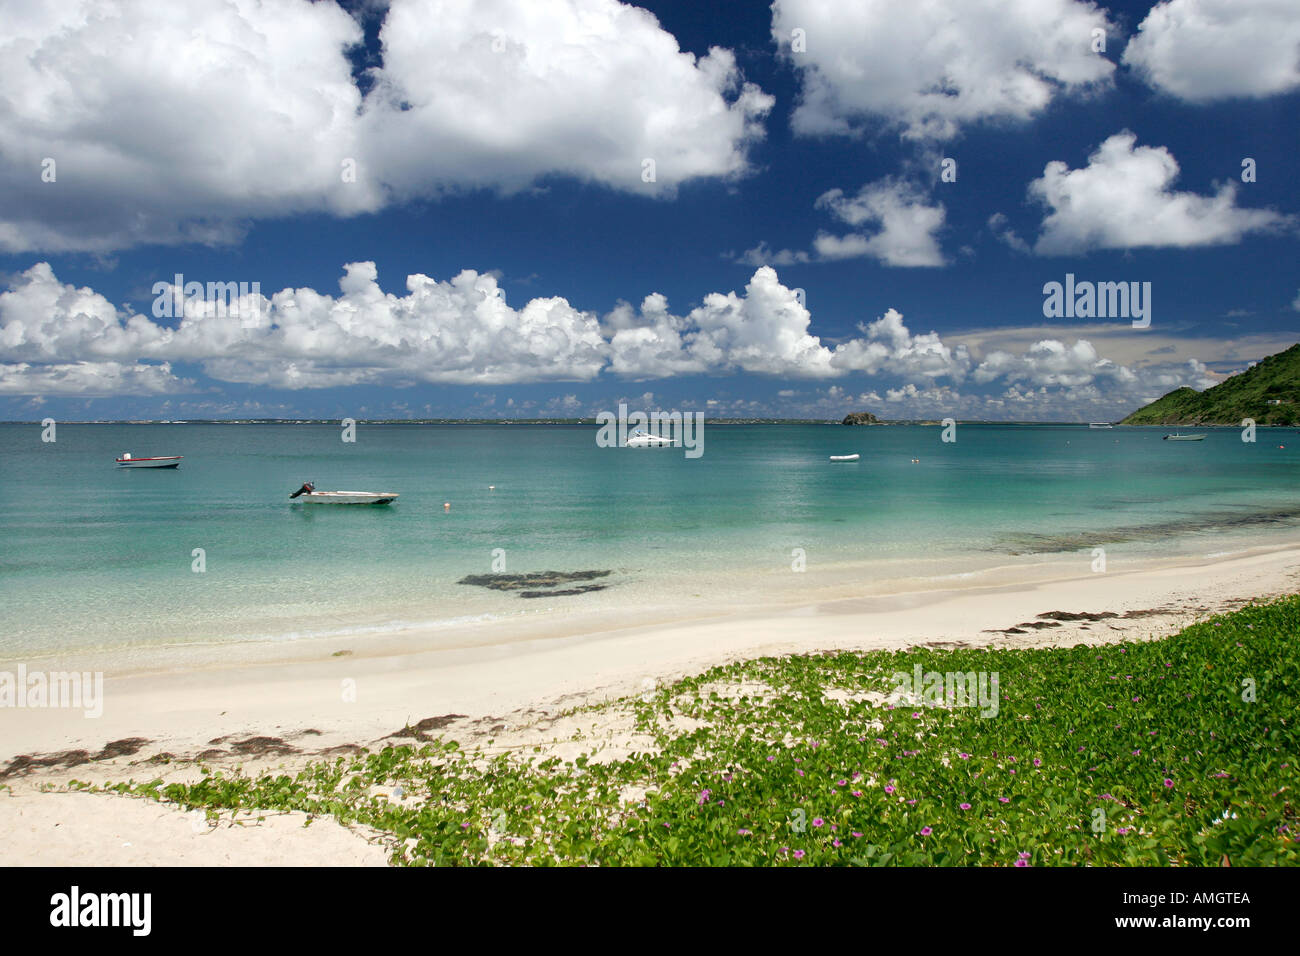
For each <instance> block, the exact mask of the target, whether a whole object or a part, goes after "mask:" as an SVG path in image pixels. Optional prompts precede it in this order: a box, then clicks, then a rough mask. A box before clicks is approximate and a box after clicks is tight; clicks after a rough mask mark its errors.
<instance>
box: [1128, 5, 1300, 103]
mask: <svg viewBox="0 0 1300 956" xmlns="http://www.w3.org/2000/svg"><path fill="white" fill-rule="evenodd" d="M1124 63H1125V64H1126V65H1128V66H1130V67H1132V68H1133V69H1135V70H1137V71H1138V73H1140V74H1141V75H1142V76H1143V77H1144V78H1145V79H1146V81H1147V82H1148V83H1150V84H1151V85H1152V86H1154V87H1156V88H1157V89H1159V90H1163V91H1164V92H1166V93H1170V94H1172V95H1174V96H1177V97H1179V98H1181V99H1185V100H1188V101H1191V102H1194V103H1200V102H1208V101H1210V100H1217V99H1226V98H1229V97H1261V96H1271V95H1273V94H1276V93H1287V92H1290V91H1292V90H1295V89H1297V88H1300V4H1297V3H1295V2H1294V0H1168V2H1164V3H1158V4H1156V5H1155V6H1154V7H1153V8H1152V9H1151V12H1150V13H1148V14H1147V16H1146V19H1145V20H1143V21H1142V22H1141V24H1139V25H1138V34H1137V36H1135V37H1134V38H1133V39H1132V40H1131V41H1130V42H1129V45H1128V47H1127V49H1125V51H1124Z"/></svg>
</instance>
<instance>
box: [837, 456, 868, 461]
mask: <svg viewBox="0 0 1300 956" xmlns="http://www.w3.org/2000/svg"><path fill="white" fill-rule="evenodd" d="M861 457H862V456H861V455H831V461H857V460H858V459H859V458H861Z"/></svg>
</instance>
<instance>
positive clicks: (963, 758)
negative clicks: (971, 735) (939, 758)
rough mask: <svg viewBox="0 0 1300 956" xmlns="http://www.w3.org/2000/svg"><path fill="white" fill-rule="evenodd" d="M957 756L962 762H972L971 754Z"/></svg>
mask: <svg viewBox="0 0 1300 956" xmlns="http://www.w3.org/2000/svg"><path fill="white" fill-rule="evenodd" d="M957 756H958V757H960V758H961V759H962V760H970V754H958V755H957Z"/></svg>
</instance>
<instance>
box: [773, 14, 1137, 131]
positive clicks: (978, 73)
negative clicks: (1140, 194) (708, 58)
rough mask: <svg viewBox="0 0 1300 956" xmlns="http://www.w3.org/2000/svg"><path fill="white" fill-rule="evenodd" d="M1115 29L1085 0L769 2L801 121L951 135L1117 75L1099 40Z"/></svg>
mask: <svg viewBox="0 0 1300 956" xmlns="http://www.w3.org/2000/svg"><path fill="white" fill-rule="evenodd" d="M1111 29H1112V28H1111V26H1110V24H1109V22H1108V21H1107V18H1106V13H1105V11H1104V10H1103V9H1101V8H1099V7H1098V6H1096V5H1094V4H1093V3H1090V2H1076V0H1035V2H1032V3H1005V2H1003V0H914V2H909V3H897V2H894V0H855V2H852V3H826V2H824V0H776V2H775V3H773V4H772V38H773V40H774V41H775V42H776V44H777V45H778V47H779V48H780V49H781V50H782V52H783V53H785V54H786V55H787V57H788V59H789V62H790V63H791V64H792V65H793V66H794V68H795V69H796V70H797V71H798V72H799V76H800V81H801V92H800V99H799V105H798V107H797V108H796V110H795V112H794V115H793V117H792V124H793V126H794V129H795V130H796V132H800V133H806V134H811V135H824V134H848V135H856V134H860V133H862V132H864V131H868V130H871V129H872V126H871V124H872V122H873V121H875V123H876V128H879V127H881V126H886V127H888V126H893V127H901V128H902V129H903V130H904V132H905V134H906V135H907V136H910V137H914V138H922V139H946V138H950V137H952V136H954V135H956V134H957V132H958V131H959V128H960V127H961V126H962V125H963V124H966V123H971V122H975V121H979V120H989V119H1012V120H1024V119H1028V118H1030V117H1032V116H1034V115H1035V114H1037V113H1039V112H1040V111H1041V110H1043V109H1044V108H1045V107H1046V106H1047V104H1048V103H1050V102H1051V100H1052V98H1053V97H1054V96H1056V95H1057V94H1058V93H1060V92H1062V91H1065V92H1069V91H1073V90H1079V89H1084V88H1087V87H1089V86H1091V85H1095V84H1102V83H1105V82H1108V81H1109V79H1110V76H1111V73H1112V72H1113V71H1114V64H1112V63H1111V62H1110V61H1109V60H1107V59H1106V58H1105V57H1104V56H1101V55H1098V54H1097V53H1094V52H1093V50H1092V40H1093V31H1094V30H1103V31H1110V30H1111ZM796 30H799V31H802V34H801V35H800V38H799V41H798V43H796V39H795V38H796V34H795V31H796ZM800 47H802V52H801V51H800Z"/></svg>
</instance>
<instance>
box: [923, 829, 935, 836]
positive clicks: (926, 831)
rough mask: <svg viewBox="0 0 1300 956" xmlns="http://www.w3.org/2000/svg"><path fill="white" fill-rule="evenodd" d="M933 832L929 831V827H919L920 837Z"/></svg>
mask: <svg viewBox="0 0 1300 956" xmlns="http://www.w3.org/2000/svg"><path fill="white" fill-rule="evenodd" d="M933 832H934V831H933V830H931V829H930V828H929V827H921V836H929V835H930V834H931V833H933Z"/></svg>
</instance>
